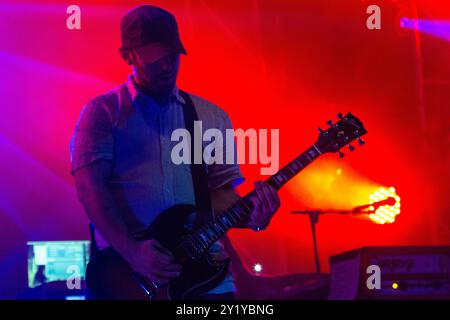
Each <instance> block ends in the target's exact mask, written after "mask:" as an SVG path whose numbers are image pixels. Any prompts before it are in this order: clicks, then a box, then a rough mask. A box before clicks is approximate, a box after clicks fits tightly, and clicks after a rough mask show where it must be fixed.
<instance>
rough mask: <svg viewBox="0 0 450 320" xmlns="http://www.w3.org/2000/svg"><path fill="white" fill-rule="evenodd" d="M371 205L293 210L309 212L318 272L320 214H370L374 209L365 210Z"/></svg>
mask: <svg viewBox="0 0 450 320" xmlns="http://www.w3.org/2000/svg"><path fill="white" fill-rule="evenodd" d="M370 206H373V204H371V205H364V206H359V207H355V208H353V209H352V210H334V209H328V210H321V209H312V210H311V209H310V210H300V211H291V213H292V214H307V215H308V216H309V222H310V224H311V232H312V237H313V246H314V259H315V263H316V272H317V273H320V260H319V250H318V249H317V235H316V225H317V223H318V222H319V216H320V215H322V214H331V213H337V214H369V213H373V212H374V211H372V210H369V211H368V210H365V209H366V208H369V207H370Z"/></svg>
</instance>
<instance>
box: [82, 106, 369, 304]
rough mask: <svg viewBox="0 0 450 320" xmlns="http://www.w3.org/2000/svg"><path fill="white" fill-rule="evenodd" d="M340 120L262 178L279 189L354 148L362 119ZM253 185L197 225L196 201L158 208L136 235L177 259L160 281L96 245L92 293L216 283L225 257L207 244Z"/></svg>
mask: <svg viewBox="0 0 450 320" xmlns="http://www.w3.org/2000/svg"><path fill="white" fill-rule="evenodd" d="M338 118H339V121H337V122H336V123H334V124H333V123H332V121H331V120H330V121H328V122H327V124H328V126H329V127H328V128H327V129H326V130H322V129H320V128H319V131H320V134H319V137H318V139H317V141H316V142H315V143H314V144H313V145H312V146H311V147H310V148H308V149H307V150H306V151H305V152H303V153H302V154H301V155H300V156H298V157H297V158H295V159H294V160H292V161H291V162H290V163H289V164H287V165H286V166H284V167H283V168H282V169H281V170H279V171H278V172H277V173H276V174H274V175H273V176H270V177H269V178H268V179H267V180H266V181H265V182H266V183H268V184H269V185H271V186H272V187H273V188H275V189H276V190H279V189H280V188H281V187H282V186H283V185H284V184H285V183H286V182H288V181H289V180H290V179H292V178H293V177H294V176H295V175H297V174H298V173H299V172H300V171H302V170H303V169H304V168H305V167H306V166H308V165H309V164H310V163H311V162H313V161H314V160H315V159H316V158H318V157H319V156H320V155H322V154H325V153H334V152H337V153H339V156H340V157H343V153H342V152H341V151H340V150H341V148H343V147H344V146H347V145H348V147H349V150H350V151H353V150H354V149H355V147H353V146H352V145H351V144H350V142H352V141H354V140H356V139H357V140H358V142H359V144H360V145H363V144H364V141H363V140H362V139H361V136H362V135H364V134H366V133H367V131H366V130H365V128H364V126H363V124H362V122H361V121H360V120H359V119H358V118H356V117H355V116H353V115H352V114H351V113H348V114H347V115H346V116H345V117H343V116H342V115H341V114H338ZM254 192H255V191H254V190H253V191H251V192H250V193H248V194H247V195H245V196H244V197H242V198H241V199H240V200H238V201H237V202H236V203H235V204H234V205H233V206H231V207H230V208H229V209H227V210H226V211H225V212H223V213H222V214H220V215H217V216H216V217H215V218H214V219H213V220H212V221H210V222H209V223H207V224H205V225H204V226H202V227H199V228H197V229H196V230H191V229H188V228H187V227H186V225H188V224H187V221H188V217H189V216H190V215H191V214H192V213H193V212H195V207H194V206H191V205H185V204H180V205H176V206H174V207H172V208H170V209H168V210H166V211H164V212H162V213H161V214H160V215H158V217H157V218H156V219H155V221H154V222H153V223H152V224H151V225H150V226H149V228H148V229H147V231H146V232H145V233H144V234H143V235H142V237H140V238H139V239H138V240H147V239H156V240H158V241H159V242H160V243H161V244H162V245H163V246H165V247H166V248H168V249H169V250H170V251H171V252H172V253H173V255H174V257H175V262H176V263H178V264H180V265H182V267H183V269H182V271H181V274H180V276H179V277H177V278H174V279H172V280H171V281H170V282H169V283H168V284H165V285H163V286H161V285H159V284H157V283H155V282H152V281H150V280H148V279H147V278H144V277H143V276H141V275H139V274H138V273H136V272H134V271H133V269H132V268H131V267H130V265H129V264H128V262H127V261H126V260H125V259H124V258H122V257H121V256H120V255H119V254H118V253H117V252H116V251H115V250H114V249H113V248H111V247H110V248H107V249H104V250H101V251H99V252H98V253H96V254H95V255H94V257H93V258H92V260H91V261H90V262H89V265H88V268H87V271H86V277H87V284H88V288H89V289H90V290H91V292H93V293H94V295H95V298H97V299H108V300H116V299H119V300H127V299H133V300H142V299H146V300H148V299H159V298H161V299H171V300H186V299H195V298H196V297H198V296H199V295H200V294H202V293H206V292H208V291H209V290H211V289H212V288H214V287H215V286H217V285H218V284H219V283H220V282H221V281H222V280H223V279H224V277H225V275H226V274H227V271H228V268H229V264H230V260H229V258H227V259H225V260H222V261H217V260H214V259H212V258H211V256H210V254H209V253H208V249H209V247H210V246H211V245H212V244H213V243H214V242H215V241H217V240H218V239H219V238H221V237H222V236H223V235H225V234H226V232H227V231H228V230H230V229H231V228H232V227H233V226H236V225H237V224H238V223H239V222H240V221H241V220H243V219H244V218H246V217H247V216H248V215H250V213H251V212H252V209H253V204H252V202H251V201H250V199H249V198H250V196H251V195H252V194H254Z"/></svg>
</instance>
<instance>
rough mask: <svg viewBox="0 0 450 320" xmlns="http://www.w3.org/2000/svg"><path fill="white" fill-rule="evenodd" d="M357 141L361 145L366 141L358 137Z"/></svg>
mask: <svg viewBox="0 0 450 320" xmlns="http://www.w3.org/2000/svg"><path fill="white" fill-rule="evenodd" d="M358 143H359V145H360V146H362V145H364V144H365V143H366V142H365V141H364V140H363V139H361V138H359V139H358Z"/></svg>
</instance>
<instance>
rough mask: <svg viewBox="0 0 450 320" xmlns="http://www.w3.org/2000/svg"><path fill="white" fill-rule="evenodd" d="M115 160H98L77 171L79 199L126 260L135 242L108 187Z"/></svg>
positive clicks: (90, 217) (90, 216)
mask: <svg viewBox="0 0 450 320" xmlns="http://www.w3.org/2000/svg"><path fill="white" fill-rule="evenodd" d="M111 168H112V162H111V161H106V160H100V161H95V162H93V163H92V164H90V165H87V166H84V167H82V168H80V169H78V170H77V171H75V173H74V177H75V186H76V189H77V195H78V199H79V200H80V202H81V204H82V205H83V207H84V210H85V211H86V214H87V215H88V217H89V219H90V221H91V222H92V223H93V224H94V225H95V227H96V229H98V231H99V232H100V234H101V235H102V237H103V238H104V239H105V240H106V241H107V242H108V243H109V244H110V245H111V246H112V247H113V248H114V249H116V250H117V251H118V252H119V253H120V254H121V255H122V256H123V257H124V258H125V259H129V258H130V257H129V252H130V251H131V250H130V248H131V247H132V246H133V245H134V244H135V241H134V239H133V238H132V237H131V236H130V234H129V233H128V230H127V228H126V226H125V223H124V222H123V220H122V218H121V216H120V214H119V210H118V208H117V205H116V204H115V202H114V198H113V196H112V194H111V192H110V191H109V189H108V179H109V177H110V175H111Z"/></svg>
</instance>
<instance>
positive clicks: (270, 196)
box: [248, 181, 280, 231]
mask: <svg viewBox="0 0 450 320" xmlns="http://www.w3.org/2000/svg"><path fill="white" fill-rule="evenodd" d="M255 192H256V195H254V196H251V197H250V200H251V201H252V203H253V211H252V213H251V215H250V219H249V222H248V227H250V228H252V229H253V230H255V231H260V230H264V229H265V228H266V227H267V226H268V225H269V223H270V220H271V219H272V217H273V215H274V214H275V212H276V211H277V210H278V208H280V198H279V196H278V193H277V191H276V190H275V189H274V188H273V187H272V186H270V185H269V184H267V183H265V182H262V181H257V182H255Z"/></svg>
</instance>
